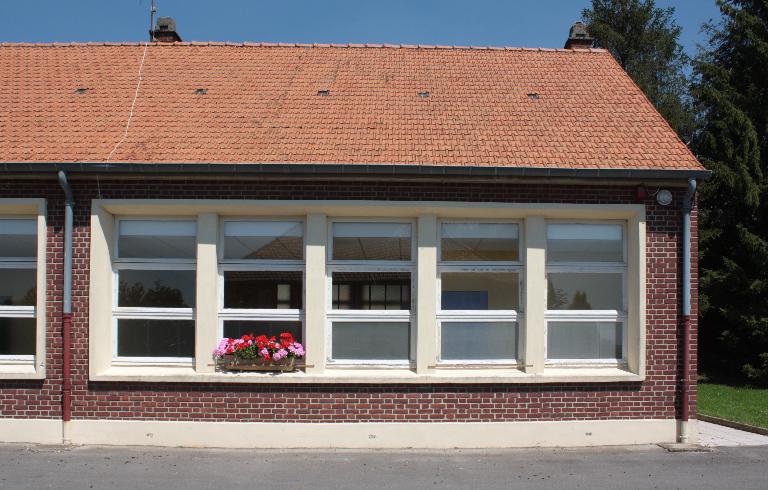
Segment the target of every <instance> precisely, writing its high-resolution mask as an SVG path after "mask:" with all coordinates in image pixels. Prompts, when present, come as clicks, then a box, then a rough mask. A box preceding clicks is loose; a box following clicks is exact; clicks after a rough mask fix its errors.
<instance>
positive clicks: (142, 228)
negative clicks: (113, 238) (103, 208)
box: [117, 220, 197, 259]
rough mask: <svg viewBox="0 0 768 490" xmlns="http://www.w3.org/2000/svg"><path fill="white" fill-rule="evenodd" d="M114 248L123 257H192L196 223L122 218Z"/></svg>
mask: <svg viewBox="0 0 768 490" xmlns="http://www.w3.org/2000/svg"><path fill="white" fill-rule="evenodd" d="M117 248H118V254H119V256H120V258H123V259H137V258H139V259H167V258H175V259H194V258H195V257H196V256H197V223H196V222H194V221H157V220H156V221H152V220H123V221H121V222H120V238H119V240H118V245H117Z"/></svg>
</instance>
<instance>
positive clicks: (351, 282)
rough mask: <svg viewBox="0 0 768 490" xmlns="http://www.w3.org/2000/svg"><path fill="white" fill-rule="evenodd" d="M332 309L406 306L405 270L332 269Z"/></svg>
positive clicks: (408, 287) (407, 276)
mask: <svg viewBox="0 0 768 490" xmlns="http://www.w3.org/2000/svg"><path fill="white" fill-rule="evenodd" d="M332 307H333V309H334V310H410V309H411V274H410V273H408V272H334V273H333V305H332Z"/></svg>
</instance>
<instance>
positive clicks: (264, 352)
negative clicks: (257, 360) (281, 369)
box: [259, 349, 269, 359]
mask: <svg viewBox="0 0 768 490" xmlns="http://www.w3.org/2000/svg"><path fill="white" fill-rule="evenodd" d="M259 355H260V356H261V357H263V358H264V359H269V351H268V350H267V349H261V350H260V351H259Z"/></svg>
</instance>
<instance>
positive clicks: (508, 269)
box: [436, 219, 525, 367]
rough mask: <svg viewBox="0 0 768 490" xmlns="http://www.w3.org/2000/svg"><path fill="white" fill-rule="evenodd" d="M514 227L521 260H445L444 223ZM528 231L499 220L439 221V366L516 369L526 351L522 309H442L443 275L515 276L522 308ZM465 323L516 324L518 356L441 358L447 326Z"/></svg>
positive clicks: (507, 221) (517, 222)
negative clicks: (443, 247)
mask: <svg viewBox="0 0 768 490" xmlns="http://www.w3.org/2000/svg"><path fill="white" fill-rule="evenodd" d="M454 223H458V224H462V223H467V224H474V223H482V224H486V223H487V224H505V225H509V224H513V225H517V240H518V246H517V249H518V260H516V261H464V260H461V261H458V260H447V261H444V260H443V259H442V257H443V251H442V245H443V233H442V231H443V225H444V224H454ZM524 233H525V230H524V226H523V222H522V221H521V220H499V219H460V220H459V219H440V220H438V221H437V346H436V349H437V364H436V365H437V366H452V365H457V366H461V365H464V366H470V365H478V366H489V367H493V366H495V367H500V366H515V367H517V366H518V365H519V361H518V360H519V358H520V351H521V349H523V348H524V346H522V345H521V343H522V339H523V338H524V336H523V335H522V331H521V328H522V319H523V314H522V312H521V311H520V310H443V308H442V292H443V274H444V273H452V272H453V273H457V272H458V273H483V272H485V273H515V274H517V278H518V296H519V297H518V306H519V308H520V309H522V308H523V304H524V294H525V291H524V290H525V278H524V274H525V263H524V259H523V258H524V256H525V249H524V248H525V236H524ZM462 322H484V323H497V322H499V323H500V322H505V323H509V322H514V323H515V324H516V326H517V338H518V345H517V353H516V355H515V357H513V358H509V359H450V360H446V359H442V352H441V351H442V335H443V324H444V323H462Z"/></svg>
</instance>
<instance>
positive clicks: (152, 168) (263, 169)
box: [0, 162, 712, 180]
mask: <svg viewBox="0 0 768 490" xmlns="http://www.w3.org/2000/svg"><path fill="white" fill-rule="evenodd" d="M60 170H64V171H66V172H69V173H70V174H112V175H118V174H157V175H178V174H184V175H222V176H223V175H229V176H245V175H286V176H290V177H298V176H302V175H306V176H322V175H327V176H335V177H339V176H349V177H359V176H368V177H371V176H378V177H386V176H397V177H409V176H410V177H422V176H429V177H453V178H458V177H485V178H488V177H495V178H500V177H543V178H574V179H586V178H596V179H644V180H645V179H647V180H678V179H691V178H693V179H702V180H709V178H710V176H711V175H712V172H710V171H709V170H695V169H670V170H659V169H636V168H626V169H625V168H548V167H499V166H455V165H412V164H402V165H401V164H336V163H328V164H323V163H104V162H61V163H55V162H40V163H35V162H6V163H0V171H2V172H6V173H23V174H38V173H49V172H52V171H53V172H58V171H60Z"/></svg>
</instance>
